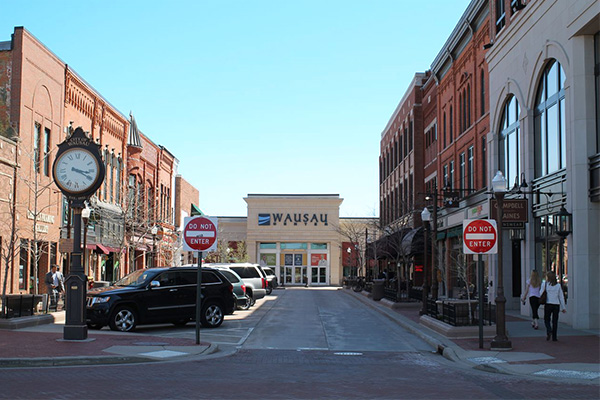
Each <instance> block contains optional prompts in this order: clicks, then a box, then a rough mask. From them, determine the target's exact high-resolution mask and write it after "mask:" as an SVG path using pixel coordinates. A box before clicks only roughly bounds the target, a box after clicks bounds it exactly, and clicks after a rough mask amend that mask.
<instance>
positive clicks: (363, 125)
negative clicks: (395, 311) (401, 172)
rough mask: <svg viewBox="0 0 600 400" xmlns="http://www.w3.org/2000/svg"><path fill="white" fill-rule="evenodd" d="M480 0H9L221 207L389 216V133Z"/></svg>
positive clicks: (215, 211)
mask: <svg viewBox="0 0 600 400" xmlns="http://www.w3.org/2000/svg"><path fill="white" fill-rule="evenodd" d="M468 3H469V1H467V0H429V1H408V0H389V1H383V0H374V1H348V0H346V1H337V0H334V1H326V0H319V1H312V0H306V1H287V0H286V1H283V0H278V1H275V0H274V1H262V0H256V1H249V0H248V1H241V0H239V1H233V0H222V1H217V0H213V1H201V0H198V1H169V2H166V1H160V2H159V1H149V0H145V1H137V0H136V1H131V0H128V1H124V2H122V1H108V0H104V1H99V0H98V1H92V0H86V1H82V0H72V1H60V0H55V1H47V0H28V1H14V0H0V29H1V30H0V41H5V40H10V35H11V33H12V32H13V28H14V27H15V26H24V27H25V28H26V29H27V30H29V31H30V32H31V33H32V34H33V35H34V36H36V37H37V38H38V39H39V40H40V41H41V42H42V43H44V44H45V45H46V46H47V47H48V48H50V50H51V51H53V52H54V53H55V54H56V55H58V57H60V58H61V59H62V60H63V61H65V62H66V63H67V64H69V65H70V66H71V67H72V68H74V69H75V71H77V73H78V74H79V75H81V76H82V77H83V78H84V79H85V80H86V81H87V82H88V83H89V84H91V85H92V86H93V87H94V88H95V89H96V90H97V91H99V92H100V93H101V94H102V96H104V97H105V98H106V99H107V100H108V101H109V102H110V103H112V104H113V106H115V107H116V108H117V109H118V110H119V111H121V112H122V113H123V114H124V115H129V111H130V110H132V111H133V114H134V116H135V118H136V121H137V124H138V127H139V128H140V129H141V130H142V131H143V132H144V133H145V134H146V135H147V136H149V137H150V138H151V139H152V140H153V141H154V142H156V143H157V144H161V145H163V146H165V147H166V148H168V149H169V150H170V151H171V152H172V153H173V154H175V156H176V157H177V158H178V159H179V161H180V165H179V173H181V174H182V175H183V177H184V178H185V179H186V180H187V181H189V182H190V183H192V184H193V185H194V186H195V187H196V188H198V190H199V191H200V207H201V208H202V209H203V211H204V212H205V213H207V214H209V215H214V216H244V215H246V203H245V202H244V201H243V198H244V197H245V196H246V195H247V194H249V193H338V194H340V196H341V197H342V198H344V202H343V204H342V206H341V211H340V215H342V216H372V215H378V174H379V172H378V157H379V140H380V137H381V132H382V131H383V129H384V128H385V125H386V124H387V122H388V120H389V118H390V116H391V114H392V112H393V111H394V109H395V108H396V106H397V104H398V101H399V100H400V99H401V98H402V96H403V95H404V93H405V91H406V89H407V86H408V85H409V83H410V82H411V80H412V78H413V76H414V74H415V72H420V71H425V70H427V69H429V67H430V65H431V63H432V61H433V59H434V58H435V56H436V55H437V54H438V52H439V51H440V49H441V47H442V46H443V44H444V43H445V41H446V40H447V38H448V36H449V35H450V33H451V32H452V30H453V29H454V27H455V26H456V24H457V22H458V20H459V19H460V16H461V15H462V14H463V12H464V11H465V9H466V7H467V5H468Z"/></svg>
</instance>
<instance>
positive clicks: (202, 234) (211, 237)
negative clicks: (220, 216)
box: [183, 217, 217, 251]
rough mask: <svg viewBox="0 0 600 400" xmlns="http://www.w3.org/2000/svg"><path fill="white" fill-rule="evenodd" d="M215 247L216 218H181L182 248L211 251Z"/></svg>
mask: <svg viewBox="0 0 600 400" xmlns="http://www.w3.org/2000/svg"><path fill="white" fill-rule="evenodd" d="M216 248H217V219H216V218H210V217H185V218H184V220H183V250H185V251H211V250H216Z"/></svg>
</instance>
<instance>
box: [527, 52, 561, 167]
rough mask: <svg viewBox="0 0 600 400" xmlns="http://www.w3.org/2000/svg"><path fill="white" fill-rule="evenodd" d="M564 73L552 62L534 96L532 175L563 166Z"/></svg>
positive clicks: (557, 63) (555, 62) (556, 63)
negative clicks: (533, 165) (533, 164)
mask: <svg viewBox="0 0 600 400" xmlns="http://www.w3.org/2000/svg"><path fill="white" fill-rule="evenodd" d="M564 82H565V74H564V71H563V69H562V67H561V65H560V63H559V62H558V61H556V60H552V61H551V62H550V63H548V65H547V66H546V68H545V69H544V73H543V75H542V77H541V79H540V82H539V87H538V91H537V97H536V102H535V104H536V108H535V114H534V115H535V119H534V134H535V136H534V137H535V175H536V177H541V176H545V175H548V174H550V173H552V172H555V171H558V170H559V169H561V168H564V167H566V164H567V159H566V156H567V152H566V132H565V126H566V124H565V123H566V121H565V90H564Z"/></svg>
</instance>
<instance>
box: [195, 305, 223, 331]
mask: <svg viewBox="0 0 600 400" xmlns="http://www.w3.org/2000/svg"><path fill="white" fill-rule="evenodd" d="M223 319H225V313H224V312H223V307H222V306H221V304H219V303H217V302H215V301H208V302H207V303H206V304H205V305H204V306H203V307H202V314H201V315H200V323H201V324H202V326H203V327H205V328H216V327H218V326H221V324H222V323H223Z"/></svg>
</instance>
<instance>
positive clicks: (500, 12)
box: [496, 0, 506, 33]
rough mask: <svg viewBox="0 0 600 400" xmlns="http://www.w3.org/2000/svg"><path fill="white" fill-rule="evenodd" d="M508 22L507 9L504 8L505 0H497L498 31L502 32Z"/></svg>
mask: <svg viewBox="0 0 600 400" xmlns="http://www.w3.org/2000/svg"><path fill="white" fill-rule="evenodd" d="M505 24H506V11H505V10H504V0H496V33H497V32H500V30H501V29H502V28H504V25H505Z"/></svg>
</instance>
